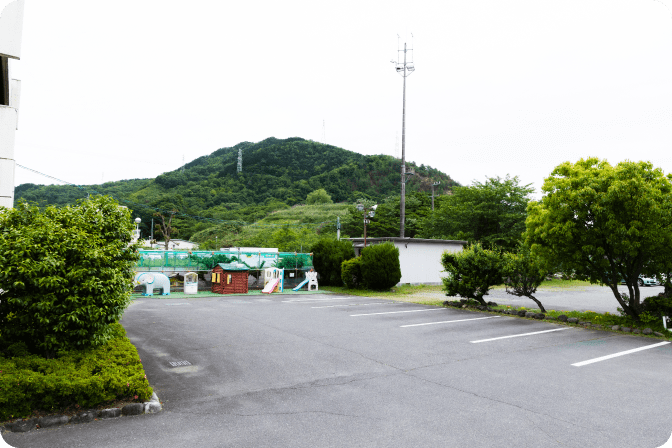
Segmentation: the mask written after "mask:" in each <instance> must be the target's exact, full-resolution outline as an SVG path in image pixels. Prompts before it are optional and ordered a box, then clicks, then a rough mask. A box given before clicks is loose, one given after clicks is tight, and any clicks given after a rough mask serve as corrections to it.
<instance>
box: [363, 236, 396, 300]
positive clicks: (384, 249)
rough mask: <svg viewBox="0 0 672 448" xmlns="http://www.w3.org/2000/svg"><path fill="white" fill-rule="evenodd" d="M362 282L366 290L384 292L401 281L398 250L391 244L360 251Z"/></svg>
mask: <svg viewBox="0 0 672 448" xmlns="http://www.w3.org/2000/svg"><path fill="white" fill-rule="evenodd" d="M360 258H361V259H362V266H361V271H362V282H363V283H364V284H365V285H366V287H367V288H368V289H374V290H378V291H385V290H388V289H390V288H391V287H393V286H394V285H396V284H397V283H399V280H401V267H400V265H399V249H398V248H397V247H395V246H394V244H392V243H383V244H374V245H372V246H367V247H365V248H363V249H362V256H361V257H360Z"/></svg>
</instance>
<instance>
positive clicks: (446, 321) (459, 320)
mask: <svg viewBox="0 0 672 448" xmlns="http://www.w3.org/2000/svg"><path fill="white" fill-rule="evenodd" d="M496 317H502V316H488V317H475V318H473V319H458V320H443V321H441V322H427V323H425V324H410V325H400V327H401V328H406V327H421V326H423V325H437V324H452V323H453V322H466V321H468V320H481V319H494V318H496Z"/></svg>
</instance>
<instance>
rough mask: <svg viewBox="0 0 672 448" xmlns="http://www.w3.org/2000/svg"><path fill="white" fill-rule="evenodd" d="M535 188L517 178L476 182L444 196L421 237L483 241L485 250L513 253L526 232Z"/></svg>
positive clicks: (426, 222) (454, 189)
mask: <svg viewBox="0 0 672 448" xmlns="http://www.w3.org/2000/svg"><path fill="white" fill-rule="evenodd" d="M533 192H534V189H533V188H531V187H530V185H529V184H528V185H521V184H520V180H519V179H518V177H517V176H515V177H513V178H511V177H509V176H508V175H507V176H506V178H504V179H502V178H500V177H492V178H488V179H487V180H486V181H485V182H484V183H480V182H476V181H474V183H473V185H471V186H468V187H454V188H453V194H452V195H450V196H442V197H440V198H439V200H438V201H436V202H437V205H438V207H435V211H434V213H431V214H430V215H429V216H428V218H427V219H425V220H424V221H423V222H422V225H421V227H422V231H420V236H421V237H424V238H444V239H455V240H467V241H469V242H470V243H474V242H480V243H481V244H482V245H483V246H484V247H494V246H497V247H500V248H502V249H504V250H513V249H514V248H515V247H516V244H518V242H519V241H520V240H521V238H522V234H523V232H524V231H525V218H526V208H527V203H528V202H529V200H530V194H531V193H533Z"/></svg>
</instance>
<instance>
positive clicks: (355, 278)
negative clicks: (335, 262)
mask: <svg viewBox="0 0 672 448" xmlns="http://www.w3.org/2000/svg"><path fill="white" fill-rule="evenodd" d="M341 279H342V280H343V283H344V284H345V286H347V287H348V288H349V289H357V288H361V287H362V286H364V285H363V284H362V259H361V258H360V257H357V258H352V259H350V260H345V261H344V262H343V263H342V264H341Z"/></svg>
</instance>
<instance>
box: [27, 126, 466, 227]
mask: <svg viewBox="0 0 672 448" xmlns="http://www.w3.org/2000/svg"><path fill="white" fill-rule="evenodd" d="M240 148H242V154H243V170H242V172H240V173H239V172H237V162H238V150H239V149H240ZM407 166H408V168H411V169H414V170H415V172H416V175H415V176H412V177H410V179H409V181H408V183H407V185H406V188H407V191H408V192H409V193H412V192H429V191H431V184H432V183H433V182H436V181H441V185H439V187H438V188H437V190H436V193H437V194H441V193H444V192H446V191H448V190H450V189H451V188H452V187H453V186H455V185H457V183H456V182H454V181H453V180H452V179H451V178H450V177H449V176H448V175H446V174H445V173H442V172H440V171H439V170H437V169H434V168H431V167H426V166H424V165H420V166H416V165H415V164H413V163H412V162H411V163H408V164H407ZM399 173H400V160H399V159H395V158H393V157H391V156H385V155H374V156H365V155H362V154H358V153H355V152H352V151H348V150H345V149H342V148H337V147H335V146H331V145H324V144H321V143H318V142H314V141H311V140H304V139H301V138H289V139H285V140H279V139H276V138H268V139H266V140H264V141H261V142H258V143H249V142H244V143H239V144H238V145H235V146H233V147H230V148H222V149H219V150H217V151H215V152H213V153H212V154H210V155H208V156H203V157H199V158H197V159H195V160H193V161H192V162H190V163H188V164H186V165H185V166H184V169H182V168H180V169H178V170H175V171H170V172H167V173H164V174H161V175H160V176H158V177H156V178H155V179H153V180H152V179H135V180H124V181H119V182H108V183H105V184H103V185H92V186H84V187H82V188H78V187H75V186H40V185H33V184H25V185H20V186H18V187H17V188H16V200H17V201H18V200H21V199H25V200H28V201H34V202H37V203H38V204H39V205H41V206H44V205H49V204H58V205H62V204H68V203H73V202H74V201H75V200H76V199H79V198H83V197H86V196H87V195H88V194H89V193H93V192H98V193H103V194H111V195H112V196H114V197H115V198H117V199H118V200H119V201H120V203H121V204H123V205H126V206H128V207H129V208H130V209H132V211H133V214H134V216H139V217H140V218H141V219H142V224H141V230H142V233H143V236H146V235H148V234H149V230H150V229H149V223H150V222H151V218H152V216H153V215H154V213H156V212H162V213H164V214H166V213H168V212H171V211H177V213H176V214H175V218H174V220H173V225H174V227H175V228H177V229H178V231H179V233H177V234H174V235H172V236H173V237H174V238H184V239H188V238H190V237H191V236H192V235H193V234H194V233H196V232H198V231H203V230H206V229H208V228H211V227H212V226H213V225H215V224H220V225H224V226H232V227H239V226H241V225H244V224H246V223H252V222H255V221H257V220H259V219H261V218H264V217H265V216H267V215H269V214H270V213H271V212H273V211H276V210H280V209H283V208H288V207H290V206H294V205H297V204H301V203H304V202H305V199H306V196H307V195H308V194H309V193H311V192H312V191H315V190H318V189H324V190H326V191H327V193H328V194H329V195H330V196H331V199H332V201H333V202H354V201H355V200H357V199H358V198H368V199H372V200H375V201H383V200H384V199H385V198H388V197H390V196H395V195H397V196H398V195H399V191H400V174H399Z"/></svg>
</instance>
